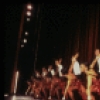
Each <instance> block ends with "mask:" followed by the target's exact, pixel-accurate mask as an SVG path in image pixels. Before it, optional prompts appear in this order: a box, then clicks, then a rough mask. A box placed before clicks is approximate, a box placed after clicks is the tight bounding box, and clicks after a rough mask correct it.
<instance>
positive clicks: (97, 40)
mask: <svg viewBox="0 0 100 100" xmlns="http://www.w3.org/2000/svg"><path fill="white" fill-rule="evenodd" d="M79 7H81V6H79ZM84 8H85V10H84ZM78 14H79V16H78V17H79V18H78V20H77V23H76V29H75V30H74V31H75V32H74V34H73V33H70V35H69V42H68V43H67V44H66V50H65V59H64V63H65V65H66V66H69V64H70V59H71V57H72V54H73V53H74V52H75V51H79V54H80V57H79V61H80V62H88V63H90V62H91V60H92V59H93V57H94V51H95V49H96V48H98V47H99V48H100V4H95V5H94V4H88V5H86V7H83V10H82V9H81V10H79V13H78ZM71 30H72V29H71ZM70 40H71V41H70Z"/></svg>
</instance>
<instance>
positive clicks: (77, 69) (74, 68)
mask: <svg viewBox="0 0 100 100" xmlns="http://www.w3.org/2000/svg"><path fill="white" fill-rule="evenodd" d="M73 72H74V74H75V75H80V74H81V70H80V66H79V62H78V61H75V63H74V65H73Z"/></svg>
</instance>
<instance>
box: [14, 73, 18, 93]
mask: <svg viewBox="0 0 100 100" xmlns="http://www.w3.org/2000/svg"><path fill="white" fill-rule="evenodd" d="M18 78H19V72H18V71H17V72H16V77H15V85H14V94H16V92H17V83H18Z"/></svg>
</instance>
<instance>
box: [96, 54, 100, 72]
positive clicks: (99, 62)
mask: <svg viewBox="0 0 100 100" xmlns="http://www.w3.org/2000/svg"><path fill="white" fill-rule="evenodd" d="M96 59H97V64H98V67H99V71H98V72H99V73H100V57H98V56H97V57H96Z"/></svg>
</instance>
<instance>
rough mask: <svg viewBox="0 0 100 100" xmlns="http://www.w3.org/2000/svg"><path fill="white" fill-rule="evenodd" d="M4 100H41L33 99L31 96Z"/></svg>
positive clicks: (8, 97) (12, 97) (7, 97)
mask: <svg viewBox="0 0 100 100" xmlns="http://www.w3.org/2000/svg"><path fill="white" fill-rule="evenodd" d="M4 99H5V100H42V99H34V98H33V97H31V96H6V97H5V98H4Z"/></svg>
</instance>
